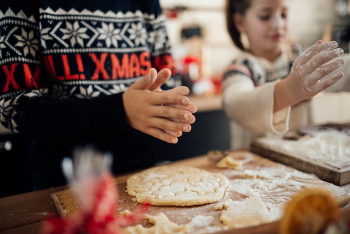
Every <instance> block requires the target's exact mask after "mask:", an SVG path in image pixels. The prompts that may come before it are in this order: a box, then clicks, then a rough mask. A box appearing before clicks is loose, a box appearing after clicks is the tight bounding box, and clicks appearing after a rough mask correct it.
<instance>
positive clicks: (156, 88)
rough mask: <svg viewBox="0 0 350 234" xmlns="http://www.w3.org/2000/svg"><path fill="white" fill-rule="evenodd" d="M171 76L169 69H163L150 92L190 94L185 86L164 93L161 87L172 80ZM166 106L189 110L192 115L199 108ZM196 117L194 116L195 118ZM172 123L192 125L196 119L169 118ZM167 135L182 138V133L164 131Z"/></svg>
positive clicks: (189, 105)
mask: <svg viewBox="0 0 350 234" xmlns="http://www.w3.org/2000/svg"><path fill="white" fill-rule="evenodd" d="M170 76H171V71H170V70H169V69H167V68H164V69H162V70H161V71H160V72H158V74H157V79H156V80H155V81H154V82H153V84H152V85H151V86H150V87H149V90H150V91H154V92H164V93H174V94H178V95H183V96H185V95H187V94H189V92H190V90H189V89H188V88H187V87H185V86H181V87H176V88H173V89H170V90H165V91H163V90H162V89H161V86H162V85H163V84H164V83H165V82H166V81H167V80H168V79H169V78H170ZM165 105H166V104H164V105H163V106H165ZM166 106H171V107H175V108H178V109H183V110H187V111H190V112H191V113H195V112H196V111H197V106H196V105H194V104H192V103H189V104H188V105H176V104H175V105H166ZM193 117H194V116H193ZM168 119H170V120H172V121H177V122H182V123H189V124H192V123H194V121H195V118H193V119H191V120H190V121H188V120H183V118H180V119H178V118H168ZM163 131H165V132H166V133H169V134H170V135H173V136H181V135H182V132H180V131H171V130H163Z"/></svg>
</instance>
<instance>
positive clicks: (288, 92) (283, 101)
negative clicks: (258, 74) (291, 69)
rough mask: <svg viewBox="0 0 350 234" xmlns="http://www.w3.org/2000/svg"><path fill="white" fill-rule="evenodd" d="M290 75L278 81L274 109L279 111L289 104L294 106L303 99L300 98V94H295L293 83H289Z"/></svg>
mask: <svg viewBox="0 0 350 234" xmlns="http://www.w3.org/2000/svg"><path fill="white" fill-rule="evenodd" d="M289 81H290V77H289V76H288V77H286V78H285V79H283V80H281V81H279V82H277V83H276V86H275V92H274V107H273V111H274V112H277V111H279V110H282V109H284V108H286V107H288V106H292V105H294V104H296V103H298V102H300V101H301V100H299V98H298V95H295V92H294V91H293V88H292V87H293V85H292V84H290V83H289Z"/></svg>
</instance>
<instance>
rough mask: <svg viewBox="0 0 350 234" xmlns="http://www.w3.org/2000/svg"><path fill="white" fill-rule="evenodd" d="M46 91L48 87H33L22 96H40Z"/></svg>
mask: <svg viewBox="0 0 350 234" xmlns="http://www.w3.org/2000/svg"><path fill="white" fill-rule="evenodd" d="M47 93H48V89H47V88H46V89H34V90H31V91H30V92H29V93H25V94H24V95H23V96H25V97H28V98H32V97H41V96H44V95H45V94H47Z"/></svg>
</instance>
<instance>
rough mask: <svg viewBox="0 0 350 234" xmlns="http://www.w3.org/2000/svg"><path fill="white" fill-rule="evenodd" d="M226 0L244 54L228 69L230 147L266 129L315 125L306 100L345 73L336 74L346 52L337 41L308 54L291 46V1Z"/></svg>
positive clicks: (225, 91) (228, 18) (229, 22)
mask: <svg viewBox="0 0 350 234" xmlns="http://www.w3.org/2000/svg"><path fill="white" fill-rule="evenodd" d="M226 3H227V4H226V22H227V29H228V32H229V34H230V36H231V39H232V41H233V42H234V44H235V46H236V47H237V48H238V49H239V50H240V51H241V53H239V55H238V56H237V57H236V58H235V59H234V61H233V62H232V63H231V64H230V65H229V66H228V68H227V70H226V72H225V73H224V77H223V79H224V81H223V103H224V109H225V111H226V113H227V115H228V116H229V118H230V120H231V135H232V140H231V148H233V149H238V148H242V147H248V146H249V145H250V144H251V143H252V141H254V139H256V138H257V137H261V136H262V135H263V134H265V133H276V134H283V133H285V132H286V131H288V130H297V129H298V128H299V127H300V126H302V125H305V124H308V123H310V121H311V120H310V115H309V108H308V105H307V102H308V100H310V99H311V98H312V97H313V96H314V95H316V94H318V93H319V92H321V91H322V90H324V89H326V88H328V87H330V86H331V85H333V84H335V83H336V82H337V81H339V80H340V79H341V78H342V77H344V73H343V72H341V71H337V72H334V71H335V70H337V69H339V68H340V67H342V66H343V65H344V60H343V59H341V58H339V57H340V56H342V55H343V53H344V51H343V50H342V49H340V48H337V47H338V44H337V42H322V41H318V42H316V44H315V45H313V46H311V47H310V48H308V49H307V50H305V51H304V52H303V53H301V52H302V51H301V49H300V48H298V46H293V45H292V46H287V43H285V42H286V39H287V33H288V1H286V0H227V1H226ZM243 35H246V39H247V42H248V43H246V44H245V43H243V38H244V37H242V36H243ZM247 44H249V45H247ZM327 62H329V63H328V64H327ZM323 78H326V79H323Z"/></svg>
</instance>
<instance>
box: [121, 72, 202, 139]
mask: <svg viewBox="0 0 350 234" xmlns="http://www.w3.org/2000/svg"><path fill="white" fill-rule="evenodd" d="M170 76H171V71H170V70H169V69H162V70H161V71H160V72H159V73H158V74H157V71H156V70H155V69H154V68H151V69H150V71H149V73H148V74H147V75H145V76H144V77H143V78H142V79H140V80H138V81H136V82H135V83H134V84H132V85H131V86H130V87H129V88H128V89H127V90H126V91H125V92H124V94H123V103H124V109H125V113H126V117H127V121H128V124H129V125H130V126H131V127H133V128H135V129H137V130H139V131H141V132H144V133H146V134H149V135H151V136H153V137H156V138H158V139H160V140H163V141H166V142H169V143H177V142H178V137H180V136H181V135H182V132H189V131H191V125H190V124H192V123H194V121H195V117H194V115H193V113H195V112H196V111H197V107H196V106H195V105H194V104H192V103H190V100H189V99H188V98H187V97H185V95H187V94H188V93H189V89H188V88H187V87H183V86H182V87H177V88H174V89H171V90H167V91H162V90H161V89H160V87H161V86H162V84H164V83H165V82H166V81H167V80H168V79H169V78H170Z"/></svg>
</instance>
